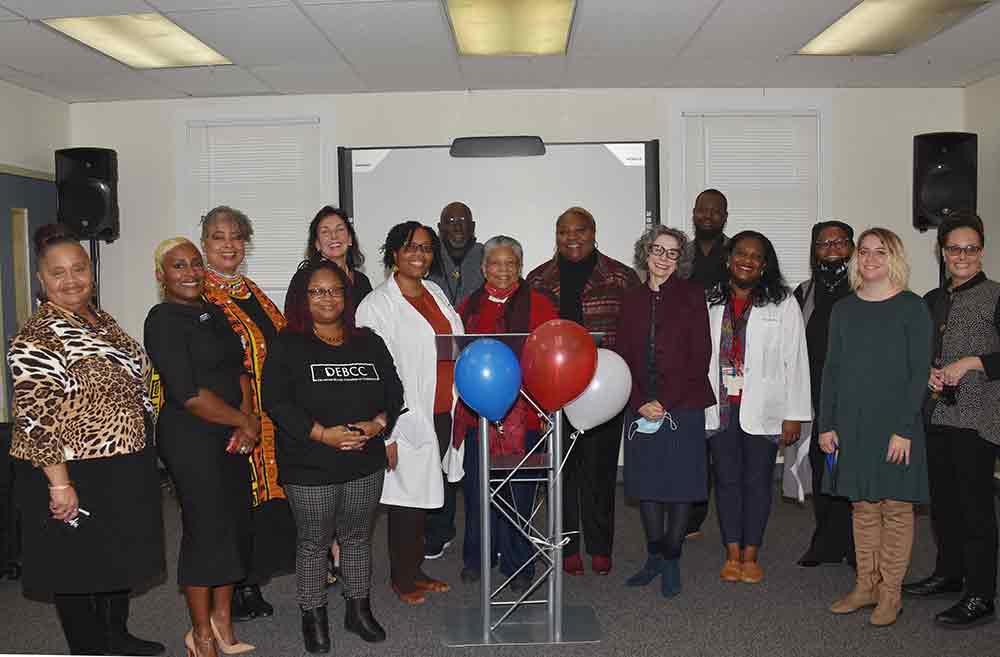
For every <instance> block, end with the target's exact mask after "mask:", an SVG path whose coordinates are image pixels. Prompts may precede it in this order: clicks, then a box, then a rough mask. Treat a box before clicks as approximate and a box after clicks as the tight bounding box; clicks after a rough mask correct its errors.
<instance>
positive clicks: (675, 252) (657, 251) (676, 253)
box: [646, 244, 681, 260]
mask: <svg viewBox="0 0 1000 657" xmlns="http://www.w3.org/2000/svg"><path fill="white" fill-rule="evenodd" d="M646 251H647V252H649V255H655V256H666V257H667V260H680V257H681V250H680V249H665V248H663V247H662V246H660V245H659V244H650V245H649V247H648V248H647V249H646Z"/></svg>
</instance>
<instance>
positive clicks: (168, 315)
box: [145, 238, 260, 657]
mask: <svg viewBox="0 0 1000 657" xmlns="http://www.w3.org/2000/svg"><path fill="white" fill-rule="evenodd" d="M155 260H156V278H157V280H158V281H160V285H161V286H162V289H163V299H164V303H161V304H159V305H156V306H154V307H153V308H152V309H151V310H150V311H149V315H148V316H147V317H146V325H145V343H146V350H147V351H148V352H149V355H150V358H151V359H152V361H153V364H154V365H155V366H156V368H157V370H158V371H159V373H160V379H161V381H162V384H163V386H164V389H165V398H166V403H165V404H164V406H163V408H162V409H161V411H160V415H159V419H158V422H157V432H158V446H159V449H160V456H161V458H162V459H163V462H164V463H166V465H167V468H168V469H169V470H170V473H171V476H172V477H173V480H174V484H175V486H176V489H177V497H178V499H179V500H180V504H181V513H182V521H183V534H182V537H181V549H180V556H179V559H178V561H179V563H178V566H177V581H178V583H180V585H181V586H182V587H183V588H184V595H185V597H186V598H187V604H188V610H189V612H190V614H191V622H192V625H193V628H192V630H191V631H190V632H188V633H187V636H185V637H184V642H185V645H186V647H187V651H188V655H189V657H214V655H215V654H216V651H215V648H216V645H218V647H219V648H220V649H221V650H222V651H223V652H224V653H226V654H234V653H239V652H246V651H248V650H252V649H253V646H250V645H248V644H245V643H240V642H238V641H236V639H235V638H234V636H233V626H232V617H231V612H230V603H231V600H232V595H233V583H234V582H238V581H240V580H242V579H243V578H244V577H245V576H246V573H247V569H248V566H249V558H250V548H251V540H252V520H251V517H250V500H249V490H248V488H247V485H246V482H247V478H248V477H249V476H250V473H249V471H248V467H249V466H248V463H247V459H246V455H247V454H248V453H250V451H251V450H253V448H254V445H255V444H256V442H257V439H258V435H259V433H260V421H259V420H258V419H257V417H256V416H253V415H249V414H247V413H244V412H242V411H241V410H240V408H241V405H242V403H243V400H244V399H245V398H246V397H247V395H249V391H250V380H249V377H248V376H247V374H246V371H245V370H244V367H243V346H242V345H241V344H240V341H239V339H238V338H237V337H236V335H235V334H234V333H233V332H232V331H231V330H230V328H229V322H228V321H227V320H226V317H225V315H224V314H223V313H222V311H221V310H219V308H218V307H216V306H215V305H213V304H210V303H205V302H204V301H203V300H202V296H201V295H202V291H203V286H204V277H205V269H204V264H203V262H202V258H201V254H200V253H199V252H198V249H197V247H195V245H194V244H192V243H191V242H189V241H188V240H186V239H184V238H173V239H169V240H165V241H164V242H161V243H160V245H159V246H158V247H157V248H156V252H155ZM213 636H214V638H215V640H214V641H213ZM216 642H218V643H217V644H216Z"/></svg>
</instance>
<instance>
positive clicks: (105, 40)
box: [42, 14, 232, 68]
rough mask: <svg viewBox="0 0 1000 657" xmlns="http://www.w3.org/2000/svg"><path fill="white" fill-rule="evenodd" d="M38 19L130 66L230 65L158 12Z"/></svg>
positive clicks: (226, 60)
mask: <svg viewBox="0 0 1000 657" xmlns="http://www.w3.org/2000/svg"><path fill="white" fill-rule="evenodd" d="M42 22H43V23H45V24H46V25H48V26H49V27H51V28H52V29H55V30H59V31H60V32H62V33H63V34H65V35H67V36H69V37H71V38H73V39H76V40H77V41H80V42H82V43H84V44H86V45H88V46H90V47H91V48H93V49H95V50H99V51H101V52H102V53H104V54H105V55H107V56H109V57H113V58H114V59H117V60H118V61H120V62H122V63H123V64H126V65H128V66H131V67H132V68H175V67H179V66H219V65H223V64H232V62H231V61H229V60H228V59H226V58H225V57H223V56H222V55H220V54H219V53H217V52H216V51H215V50H213V49H211V48H209V47H208V46H206V45H205V44H204V43H202V42H201V41H199V40H198V39H196V38H195V37H193V36H191V35H190V34H189V33H187V32H185V31H184V30H182V29H181V28H180V27H178V26H177V25H176V24H175V23H173V22H172V21H171V20H170V19H168V18H167V17H166V16H163V15H161V14H127V15H123V16H83V17H80V18H50V19H47V20H44V21H42Z"/></svg>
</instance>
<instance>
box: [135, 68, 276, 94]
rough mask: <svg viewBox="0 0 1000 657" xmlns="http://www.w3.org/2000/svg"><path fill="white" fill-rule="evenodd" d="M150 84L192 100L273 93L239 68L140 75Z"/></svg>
mask: <svg viewBox="0 0 1000 657" xmlns="http://www.w3.org/2000/svg"><path fill="white" fill-rule="evenodd" d="M142 75H143V77H145V78H147V79H149V80H152V81H153V82H156V83H159V84H163V85H166V86H168V87H170V88H172V89H177V90H178V91H183V92H184V93H186V94H190V95H192V96H199V97H206V96H239V95H244V94H259V93H273V92H274V90H273V89H271V87H269V86H267V85H266V84H264V83H263V82H261V81H260V80H258V79H257V78H255V77H254V76H253V75H251V74H250V73H248V72H246V71H245V70H243V69H242V68H240V67H239V66H204V67H197V68H169V69H161V70H151V71H143V73H142Z"/></svg>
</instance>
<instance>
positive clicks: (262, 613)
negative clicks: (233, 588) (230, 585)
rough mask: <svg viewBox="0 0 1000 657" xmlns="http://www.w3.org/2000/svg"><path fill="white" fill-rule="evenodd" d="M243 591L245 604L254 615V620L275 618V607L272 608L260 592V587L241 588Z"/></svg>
mask: <svg viewBox="0 0 1000 657" xmlns="http://www.w3.org/2000/svg"><path fill="white" fill-rule="evenodd" d="M240 588H241V589H243V604H244V605H245V606H246V608H247V609H248V610H249V611H250V613H252V614H253V616H254V618H263V617H268V616H274V607H272V606H271V603H269V602H268V601H267V600H265V599H264V596H263V595H262V594H261V592H260V586H258V585H256V584H254V585H253V586H241V587H240Z"/></svg>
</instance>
